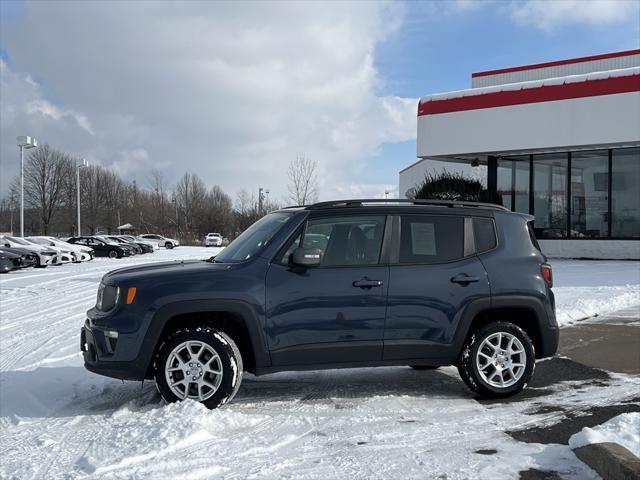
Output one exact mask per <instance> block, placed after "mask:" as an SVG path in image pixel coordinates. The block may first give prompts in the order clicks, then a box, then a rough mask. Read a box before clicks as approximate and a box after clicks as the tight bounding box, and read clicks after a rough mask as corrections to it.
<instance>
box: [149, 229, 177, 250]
mask: <svg viewBox="0 0 640 480" xmlns="http://www.w3.org/2000/svg"><path fill="white" fill-rule="evenodd" d="M139 237H140V238H142V239H144V240H153V241H155V242H158V243H159V244H160V245H162V246H163V247H164V248H168V249H172V248H173V247H178V246H180V242H179V241H178V240H175V239H173V238H167V237H163V236H162V235H156V234H155V233H146V234H144V235H140V236H139Z"/></svg>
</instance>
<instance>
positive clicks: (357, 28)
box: [0, 0, 640, 199]
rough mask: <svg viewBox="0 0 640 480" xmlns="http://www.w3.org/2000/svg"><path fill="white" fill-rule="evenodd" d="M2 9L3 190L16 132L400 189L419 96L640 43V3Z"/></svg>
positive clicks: (167, 165)
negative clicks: (493, 73)
mask: <svg viewBox="0 0 640 480" xmlns="http://www.w3.org/2000/svg"><path fill="white" fill-rule="evenodd" d="M0 14H1V19H0V22H1V23H0V27H1V28H0V81H1V84H0V87H1V90H0V95H1V105H0V114H1V116H0V127H1V130H0V194H4V193H6V190H7V185H8V184H9V182H10V180H11V178H12V177H13V176H14V175H15V174H16V173H17V171H18V151H17V147H16V146H15V137H16V136H17V135H24V134H29V135H33V136H36V137H37V138H38V140H39V141H40V142H42V143H44V142H46V143H49V144H51V145H52V146H54V147H57V148H59V149H62V150H65V151H67V152H69V153H72V154H74V155H78V156H84V157H86V158H87V159H89V161H90V162H93V163H100V164H102V165H104V166H105V167H109V168H113V169H115V170H117V171H118V172H119V173H120V174H121V175H122V176H123V177H125V178H128V179H137V180H138V181H139V182H140V183H142V184H143V185H144V184H146V183H147V180H148V177H149V171H150V170H151V169H152V168H155V169H158V170H161V171H162V172H163V173H164V175H165V179H166V180H167V183H169V184H172V183H173V182H174V181H175V180H176V179H177V178H178V177H180V176H181V175H182V174H183V173H184V172H186V171H190V172H193V173H197V174H198V175H200V176H201V177H202V178H203V179H204V180H205V182H206V183H207V184H208V185H209V186H212V185H214V184H218V185H220V186H221V187H222V188H223V189H224V190H225V191H227V192H228V193H230V194H231V195H232V196H235V193H236V192H237V191H239V190H240V189H243V188H244V189H247V190H251V191H257V189H258V187H259V186H262V187H265V188H268V189H270V190H271V195H272V196H274V197H276V198H278V199H280V198H284V197H285V196H286V183H287V175H286V169H287V164H288V163H289V161H290V160H291V159H292V158H295V157H296V155H305V156H307V157H309V158H312V159H314V160H316V161H317V162H318V165H319V168H320V171H321V176H320V179H321V197H322V198H323V199H328V198H336V197H342V198H344V197H354V196H355V197H362V196H367V197H368V196H382V195H384V191H385V189H389V190H391V191H392V194H395V191H396V190H397V182H398V171H399V170H400V169H401V168H402V167H404V166H406V165H408V164H410V163H412V162H413V161H414V160H415V134H416V108H417V98H418V97H420V96H421V95H425V94H428V93H434V92H438V91H446V90H455V89H460V88H467V87H469V86H470V75H471V72H473V71H477V70H486V69H491V68H500V67H506V66H513V65H519V64H526V63H531V62H539V61H549V60H556V59H561V58H566V57H572V56H580V55H590V54H597V53H604V52H608V51H615V50H626V49H632V48H638V46H639V44H640V2H639V1H636V0H631V1H625V0H609V1H588V0H587V1H579V0H566V1H562V0H557V1H554V0H550V1H526V0H523V1H514V2H511V1H508V0H505V1H496V2H482V3H480V2H474V1H456V0H451V1H439V2H423V3H416V2H410V3H391V4H384V3H375V2H358V3H353V4H348V3H343V2H330V3H312V2H305V3H301V2H298V3H296V2H284V3H276V2H272V3H267V2H259V3H252V2H233V3H222V2H203V3H199V2H195V1H190V2H180V3H178V2H176V3H171V2H155V3H154V2H152V1H144V2H133V1H119V2H115V1H112V2H95V1H94V2H54V1H51V2H44V1H42V2H23V1H7V0H0ZM461 134H462V132H461Z"/></svg>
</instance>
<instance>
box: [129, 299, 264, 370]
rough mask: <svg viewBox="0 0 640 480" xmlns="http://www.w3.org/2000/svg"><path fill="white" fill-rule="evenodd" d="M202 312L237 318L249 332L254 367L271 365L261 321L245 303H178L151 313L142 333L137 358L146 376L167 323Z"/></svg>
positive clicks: (229, 301) (206, 300)
mask: <svg viewBox="0 0 640 480" xmlns="http://www.w3.org/2000/svg"><path fill="white" fill-rule="evenodd" d="M204 312H226V313H232V314H234V315H236V316H237V317H238V318H239V319H240V320H239V321H242V322H243V323H244V326H245V327H246V329H247V332H249V337H250V340H251V346H252V349H253V355H254V359H255V363H256V368H259V367H269V366H271V357H270V355H269V350H268V349H267V341H266V336H265V333H264V328H263V325H262V321H261V320H260V316H259V315H258V314H257V313H256V312H255V310H254V309H253V308H252V307H251V306H250V305H249V304H248V303H246V302H244V301H241V300H218V299H201V300H180V301H175V302H171V303H167V304H164V305H162V306H161V307H159V308H158V310H157V311H156V312H155V313H153V317H152V318H151V321H150V322H149V327H148V329H147V331H146V333H144V339H143V342H142V345H141V348H140V354H139V356H138V359H139V360H140V361H141V362H142V364H143V365H145V366H146V367H145V368H146V375H148V373H149V372H148V369H149V368H150V366H151V365H152V363H153V356H154V353H155V350H156V348H157V347H158V344H159V342H160V341H161V338H160V336H161V334H162V332H163V330H164V327H165V326H166V324H167V322H169V320H170V319H171V318H173V317H175V316H176V315H183V314H190V313H204Z"/></svg>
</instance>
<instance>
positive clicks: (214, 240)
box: [204, 233, 222, 247]
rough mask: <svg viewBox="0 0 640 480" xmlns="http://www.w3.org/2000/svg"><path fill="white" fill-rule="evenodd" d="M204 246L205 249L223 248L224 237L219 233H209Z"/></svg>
mask: <svg viewBox="0 0 640 480" xmlns="http://www.w3.org/2000/svg"><path fill="white" fill-rule="evenodd" d="M204 246H205V247H221V246H222V235H220V234H219V233H207V236H206V237H204Z"/></svg>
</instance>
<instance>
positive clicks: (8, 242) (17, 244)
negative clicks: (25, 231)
mask: <svg viewBox="0 0 640 480" xmlns="http://www.w3.org/2000/svg"><path fill="white" fill-rule="evenodd" d="M0 247H6V248H19V249H22V250H23V251H24V252H26V253H30V254H32V255H35V257H36V264H35V266H36V267H39V268H44V267H47V266H49V265H59V264H60V263H59V261H58V252H56V251H55V250H53V249H52V248H50V247H43V246H42V245H35V244H33V243H31V242H27V241H26V240H24V239H22V238H17V237H10V236H8V235H5V236H3V237H0Z"/></svg>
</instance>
